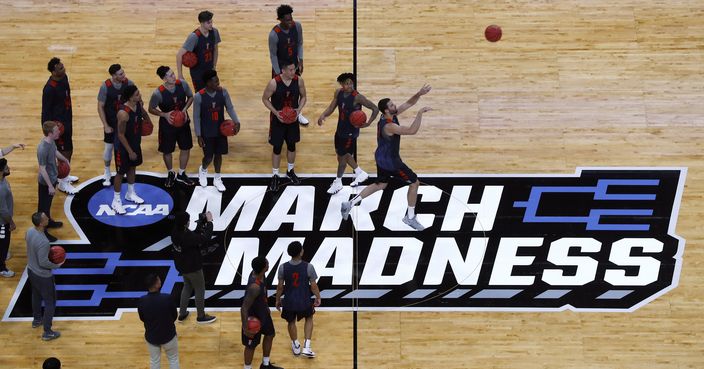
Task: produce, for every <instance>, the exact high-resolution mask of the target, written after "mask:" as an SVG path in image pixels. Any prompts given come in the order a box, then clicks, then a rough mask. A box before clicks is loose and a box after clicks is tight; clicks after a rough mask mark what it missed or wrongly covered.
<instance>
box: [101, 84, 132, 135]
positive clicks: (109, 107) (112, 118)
mask: <svg viewBox="0 0 704 369" xmlns="http://www.w3.org/2000/svg"><path fill="white" fill-rule="evenodd" d="M129 84H130V81H129V80H125V82H122V84H121V85H120V88H117V86H115V85H114V84H113V83H112V80H110V79H107V80H105V87H107V91H108V92H107V95H105V107H104V110H105V120H106V121H107V122H108V125H110V126H113V127H114V126H115V124H117V112H118V111H120V109H121V108H122V105H123V104H124V103H125V102H124V101H123V99H122V91H124V90H125V87H127V85H129Z"/></svg>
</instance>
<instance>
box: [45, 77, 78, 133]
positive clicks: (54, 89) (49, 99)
mask: <svg viewBox="0 0 704 369" xmlns="http://www.w3.org/2000/svg"><path fill="white" fill-rule="evenodd" d="M48 120H54V121H59V122H61V123H63V124H64V125H65V126H67V125H68V126H70V125H71V123H72V121H73V112H72V109H71V86H70V85H69V83H68V76H65V77H64V78H62V79H61V80H59V81H54V80H53V79H51V78H49V80H48V81H46V85H44V91H42V121H41V123H44V122H46V121H48Z"/></svg>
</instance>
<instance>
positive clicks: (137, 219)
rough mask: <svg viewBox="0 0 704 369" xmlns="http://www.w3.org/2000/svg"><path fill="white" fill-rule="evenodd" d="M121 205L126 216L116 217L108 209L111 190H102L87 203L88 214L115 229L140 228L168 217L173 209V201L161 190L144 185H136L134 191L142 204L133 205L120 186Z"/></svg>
mask: <svg viewBox="0 0 704 369" xmlns="http://www.w3.org/2000/svg"><path fill="white" fill-rule="evenodd" d="M122 187H123V189H122V191H121V193H122V194H121V196H122V203H123V204H124V208H125V210H127V214H125V215H118V214H116V213H115V211H114V210H112V208H111V207H110V204H111V203H112V199H113V194H114V192H113V188H112V187H108V188H103V189H101V190H100V191H98V192H96V193H95V194H94V195H93V196H92V197H91V198H90V200H89V201H88V212H89V213H90V215H91V216H92V217H93V218H94V219H96V220H97V221H99V222H101V223H104V224H107V225H111V226H115V227H123V228H127V227H140V226H145V225H149V224H154V223H156V222H158V221H160V220H162V219H164V218H165V217H166V216H168V215H169V213H170V212H171V209H173V205H174V202H173V199H172V198H171V196H170V195H169V194H168V193H167V192H166V191H164V190H163V189H161V188H159V187H156V186H153V185H150V184H145V183H136V184H135V190H136V191H137V193H139V195H140V196H141V197H142V198H144V204H140V205H137V204H133V203H131V202H129V201H126V200H125V196H124V194H125V193H126V192H127V189H126V187H127V185H125V184H123V185H122Z"/></svg>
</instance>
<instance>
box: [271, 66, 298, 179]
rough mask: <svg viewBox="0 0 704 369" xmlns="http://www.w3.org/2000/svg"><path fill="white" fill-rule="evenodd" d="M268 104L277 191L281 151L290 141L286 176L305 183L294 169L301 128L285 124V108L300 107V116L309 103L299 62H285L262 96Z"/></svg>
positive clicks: (272, 159) (296, 125)
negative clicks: (297, 67) (283, 112)
mask: <svg viewBox="0 0 704 369" xmlns="http://www.w3.org/2000/svg"><path fill="white" fill-rule="evenodd" d="M262 102H263V103H264V106H266V107H267V109H269V112H270V114H269V143H270V144H271V146H273V152H272V154H271V165H272V171H273V175H272V177H271V183H269V190H270V191H276V189H277V188H278V187H279V165H280V164H281V150H282V149H283V145H284V142H286V150H287V153H286V158H287V159H288V170H287V171H286V176H288V178H289V179H290V180H291V183H293V184H299V183H301V180H300V179H299V178H298V176H297V175H296V173H295V172H294V171H293V169H294V164H295V162H296V142H298V141H300V140H301V128H300V127H299V126H298V124H296V123H295V122H294V123H292V124H284V123H283V120H284V119H283V117H282V116H281V110H282V109H283V108H284V106H288V107H290V108H293V109H295V110H296V114H298V116H300V114H301V110H302V109H303V107H304V106H305V105H306V86H305V84H304V83H303V78H301V77H299V76H298V75H296V65H295V64H293V63H292V62H290V61H283V62H282V69H281V74H280V75H278V76H276V77H274V78H273V79H272V80H271V81H269V84H267V85H266V88H265V89H264V94H263V95H262Z"/></svg>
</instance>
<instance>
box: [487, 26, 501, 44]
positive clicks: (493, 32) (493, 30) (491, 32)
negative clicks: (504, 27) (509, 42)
mask: <svg viewBox="0 0 704 369" xmlns="http://www.w3.org/2000/svg"><path fill="white" fill-rule="evenodd" d="M501 34H502V33H501V27H499V26H497V25H495V24H492V25H490V26H488V27H486V29H485V30H484V37H486V39H487V41H490V42H496V41H499V40H501Z"/></svg>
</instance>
